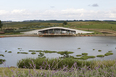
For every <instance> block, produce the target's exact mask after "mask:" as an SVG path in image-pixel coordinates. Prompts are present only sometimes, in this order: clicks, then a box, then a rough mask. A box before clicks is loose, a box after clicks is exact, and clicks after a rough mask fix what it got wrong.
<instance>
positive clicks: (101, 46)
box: [0, 37, 116, 67]
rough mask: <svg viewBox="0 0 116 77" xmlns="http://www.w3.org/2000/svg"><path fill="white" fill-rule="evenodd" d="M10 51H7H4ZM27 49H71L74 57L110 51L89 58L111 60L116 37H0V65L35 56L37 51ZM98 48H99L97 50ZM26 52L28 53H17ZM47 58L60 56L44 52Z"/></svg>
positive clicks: (113, 56)
mask: <svg viewBox="0 0 116 77" xmlns="http://www.w3.org/2000/svg"><path fill="white" fill-rule="evenodd" d="M6 50H7V51H12V53H8V52H5V51H6ZM29 50H51V51H72V52H74V53H73V54H70V55H71V56H74V57H76V55H80V54H82V53H88V55H90V56H97V55H104V54H105V53H107V52H108V51H112V53H113V55H110V56H105V57H103V58H99V57H96V58H94V59H89V60H110V59H111V60H112V59H116V37H5V38H0V54H3V55H4V57H3V56H0V59H5V60H6V62H5V63H3V64H0V67H8V66H15V67H16V66H17V62H18V61H19V60H21V59H23V58H37V57H38V54H39V52H36V54H33V55H32V54H31V52H29ZM98 50H101V52H99V51H98ZM17 52H28V53H29V54H17ZM45 56H46V57H47V58H58V57H61V55H60V54H57V53H46V54H45Z"/></svg>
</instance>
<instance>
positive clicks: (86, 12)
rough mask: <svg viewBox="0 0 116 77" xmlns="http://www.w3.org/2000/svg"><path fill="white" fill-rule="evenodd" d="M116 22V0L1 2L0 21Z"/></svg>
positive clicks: (4, 0) (8, 0)
mask: <svg viewBox="0 0 116 77" xmlns="http://www.w3.org/2000/svg"><path fill="white" fill-rule="evenodd" d="M39 19H41V20H116V0H0V20H2V21H6V20H12V21H23V20H39Z"/></svg>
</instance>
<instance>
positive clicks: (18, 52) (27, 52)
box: [17, 52, 28, 54]
mask: <svg viewBox="0 0 116 77" xmlns="http://www.w3.org/2000/svg"><path fill="white" fill-rule="evenodd" d="M17 54H28V52H17Z"/></svg>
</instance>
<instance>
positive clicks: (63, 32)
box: [38, 27, 91, 37]
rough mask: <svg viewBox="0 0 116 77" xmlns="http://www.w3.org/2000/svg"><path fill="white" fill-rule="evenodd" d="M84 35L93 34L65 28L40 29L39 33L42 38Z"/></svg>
mask: <svg viewBox="0 0 116 77" xmlns="http://www.w3.org/2000/svg"><path fill="white" fill-rule="evenodd" d="M82 33H91V32H87V31H81V30H76V29H70V28H64V27H51V28H45V29H40V30H39V31H38V35H39V36H40V37H43V36H76V34H82Z"/></svg>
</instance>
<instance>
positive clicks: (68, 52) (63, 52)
mask: <svg viewBox="0 0 116 77" xmlns="http://www.w3.org/2000/svg"><path fill="white" fill-rule="evenodd" d="M57 53H58V54H61V55H64V54H72V53H74V52H70V51H59V52H57Z"/></svg>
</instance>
